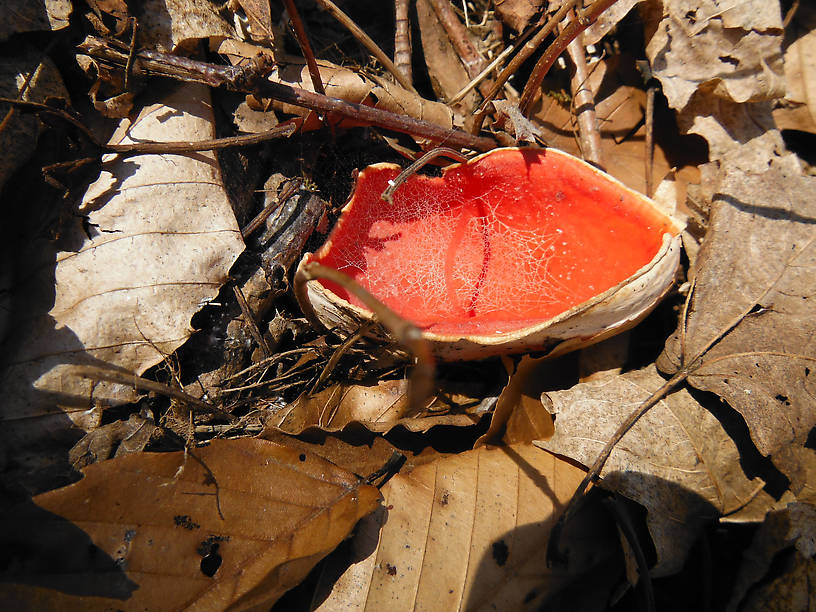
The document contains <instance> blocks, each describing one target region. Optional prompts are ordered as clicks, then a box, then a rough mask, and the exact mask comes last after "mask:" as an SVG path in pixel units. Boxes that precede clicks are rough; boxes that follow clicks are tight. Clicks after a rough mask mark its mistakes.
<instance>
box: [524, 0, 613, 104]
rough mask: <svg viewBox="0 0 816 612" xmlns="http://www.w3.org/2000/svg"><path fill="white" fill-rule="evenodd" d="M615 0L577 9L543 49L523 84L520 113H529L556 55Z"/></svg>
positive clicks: (598, 2)
mask: <svg viewBox="0 0 816 612" xmlns="http://www.w3.org/2000/svg"><path fill="white" fill-rule="evenodd" d="M615 2H617V0H595V2H593V3H592V4H591V5H590V6H589V8H587V9H585V10H583V11H578V14H577V15H576V16H575V18H574V19H571V20H570V22H569V23H568V24H567V26H566V27H565V28H564V29H563V30H562V31H561V33H560V34H559V35H558V38H556V39H555V40H554V41H553V43H552V44H551V45H550V46H549V47H547V50H546V51H544V54H543V55H542V56H541V58H540V59H539V60H538V62H537V63H536V65H535V68H533V72H532V74H531V75H530V78H529V79H528V80H527V84H526V85H525V86H524V91H523V92H522V93H521V100H520V101H519V108H520V109H521V112H522V113H524V114H525V115H528V114H529V112H530V107H531V106H532V103H533V100H534V98H535V94H536V93H538V91H539V89H540V88H541V82H542V81H543V80H544V77H545V76H547V73H548V72H549V70H550V67H552V65H553V63H555V60H556V59H558V56H559V55H561V54H562V53H563V52H564V50H565V49H566V48H567V46H568V45H569V44H570V43H571V42H572V41H573V40H575V38H577V37H578V36H579V35H580V34H581V32H583V31H584V30H586V29H587V28H588V27H589V26H591V25H592V24H593V23H595V21H597V19H598V17H600V15H601V13H603V12H604V11H605V10H606V9H608V8H609V7H610V6H612V5H613V4H615Z"/></svg>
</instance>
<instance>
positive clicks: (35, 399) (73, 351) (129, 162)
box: [0, 85, 244, 468]
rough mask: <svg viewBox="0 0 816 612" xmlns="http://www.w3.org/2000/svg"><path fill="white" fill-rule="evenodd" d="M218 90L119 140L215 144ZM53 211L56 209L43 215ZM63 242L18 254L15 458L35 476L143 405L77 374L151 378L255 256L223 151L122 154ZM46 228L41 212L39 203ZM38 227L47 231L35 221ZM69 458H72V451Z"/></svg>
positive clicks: (185, 91) (9, 354)
mask: <svg viewBox="0 0 816 612" xmlns="http://www.w3.org/2000/svg"><path fill="white" fill-rule="evenodd" d="M214 136H215V133H214V123H213V117H212V107H211V106H210V102H209V92H208V91H207V89H206V88H205V87H203V86H199V85H186V86H182V87H180V88H178V89H176V90H175V91H174V92H173V93H172V94H170V95H168V96H165V97H164V99H163V100H162V102H161V103H156V104H153V105H150V106H147V107H145V108H144V109H143V110H142V111H141V113H140V114H139V116H138V117H137V119H136V120H135V121H134V122H133V123H132V124H131V122H130V121H127V120H125V121H124V122H123V123H122V124H121V125H120V128H119V130H118V131H117V133H116V134H114V136H113V137H112V140H113V142H116V143H119V142H134V141H139V140H148V141H167V140H172V141H179V140H182V141H190V140H193V141H194V140H203V139H209V138H213V137H214ZM43 206H44V205H43ZM79 212H80V214H82V215H85V216H86V217H84V219H85V220H86V222H87V225H85V226H83V223H82V218H80V217H78V216H77V217H70V218H71V219H72V220H73V224H72V225H71V226H70V227H67V228H62V232H61V234H60V236H59V240H58V241H54V240H53V239H52V238H51V237H50V236H49V235H48V233H47V232H46V231H43V230H42V229H38V233H32V234H33V235H32V236H28V237H26V240H25V242H24V243H23V245H21V246H20V248H19V250H18V251H16V252H14V255H15V257H16V261H14V264H15V266H16V267H17V269H16V277H15V285H14V292H13V294H12V296H13V301H12V315H11V325H12V331H13V333H11V334H10V335H9V336H8V337H7V338H6V339H5V341H4V344H3V358H4V359H3V362H2V370H0V378H2V381H3V383H2V384H3V388H4V392H5V402H4V403H3V405H2V407H0V420H2V421H3V422H4V426H3V428H2V437H3V442H4V446H5V447H6V448H5V449H4V450H5V451H6V452H7V453H9V454H10V455H12V454H14V452H15V451H14V450H13V449H20V448H26V449H28V451H29V452H31V451H32V450H33V449H34V448H37V449H38V450H37V451H36V452H35V453H33V455H35V456H29V455H28V454H27V455H25V457H26V459H23V458H22V456H18V457H16V458H15V464H16V465H18V466H20V465H26V464H27V463H29V462H31V463H32V466H30V467H32V468H33V467H34V464H36V463H37V462H38V461H40V460H45V459H46V458H56V457H57V453H58V450H57V449H58V446H59V445H58V446H53V445H52V444H50V443H49V445H47V446H46V447H37V446H33V445H34V444H35V443H36V442H37V441H38V440H43V439H47V440H55V439H56V438H57V437H58V436H60V435H66V434H68V437H70V438H71V440H70V444H69V445H68V447H70V445H72V444H73V443H74V442H75V441H76V438H77V437H78V436H77V433H78V430H74V431H69V430H70V429H71V428H72V427H76V426H78V427H80V428H83V429H86V430H90V429H93V428H94V427H95V426H96V424H97V423H96V420H95V417H94V412H93V409H94V408H95V402H99V403H101V405H110V404H111V403H121V402H125V401H131V400H132V399H133V398H134V396H135V394H134V392H133V390H132V388H131V387H129V386H127V385H121V384H113V383H100V384H97V385H94V384H93V382H92V381H90V380H87V379H83V378H79V377H76V376H73V375H72V374H71V367H72V366H75V365H106V367H111V366H113V367H119V368H124V369H126V370H127V371H129V372H136V373H139V374H141V373H142V372H144V371H145V370H146V369H147V368H149V367H151V366H153V365H155V364H156V363H158V362H160V361H161V360H162V359H163V358H164V354H168V353H171V352H172V351H174V350H175V349H176V348H177V347H179V346H180V345H181V344H182V343H183V342H184V341H185V340H186V339H187V338H188V337H189V336H190V334H192V332H193V330H192V328H191V327H190V318H191V317H192V316H193V314H194V313H195V312H197V311H198V310H199V309H200V308H201V305H202V303H205V302H206V301H207V300H209V299H212V298H213V297H215V295H216V294H217V293H218V290H219V287H220V286H221V284H222V283H223V282H225V281H226V279H227V273H228V270H229V267H230V266H231V265H232V263H233V262H234V261H235V259H236V258H237V257H238V255H239V254H240V253H241V252H242V251H243V248H244V244H243V240H242V239H241V232H240V230H239V228H238V225H237V223H236V221H235V216H234V214H233V212H232V208H231V206H230V203H229V200H228V198H227V195H226V192H225V190H224V187H223V182H222V179H221V172H220V169H219V166H218V163H217V161H216V159H215V156H214V155H213V154H212V153H210V152H201V153H196V154H194V155H141V156H134V157H130V158H127V159H120V158H118V157H115V156H112V158H111V159H105V160H104V161H103V169H102V173H101V175H100V178H99V179H98V180H97V181H96V183H94V184H93V185H91V187H90V188H89V189H88V191H87V192H86V194H85V197H84V199H83V201H82V203H81V204H80V206H79ZM30 213H31V215H32V216H33V217H35V220H36V219H37V215H41V214H42V213H41V212H40V208H39V207H37V206H33V207H32V210H31V211H30ZM32 226H35V224H34V222H32ZM65 450H67V448H66V449H65Z"/></svg>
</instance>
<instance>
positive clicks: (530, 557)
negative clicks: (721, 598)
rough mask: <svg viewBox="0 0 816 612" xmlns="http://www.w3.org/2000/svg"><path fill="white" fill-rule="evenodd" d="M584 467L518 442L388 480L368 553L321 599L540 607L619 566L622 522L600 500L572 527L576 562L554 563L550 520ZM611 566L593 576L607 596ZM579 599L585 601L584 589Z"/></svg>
mask: <svg viewBox="0 0 816 612" xmlns="http://www.w3.org/2000/svg"><path fill="white" fill-rule="evenodd" d="M582 476H583V472H582V471H581V470H580V469H578V468H576V467H574V466H572V465H571V464H569V463H567V462H565V461H562V460H560V459H558V458H556V457H555V456H553V455H551V454H549V453H546V452H543V451H539V450H538V449H535V448H533V447H532V446H530V445H514V446H510V447H503V448H493V449H488V448H480V449H477V450H474V451H469V452H466V453H462V454H460V455H457V456H455V457H448V458H445V459H442V460H439V461H436V462H434V463H431V464H428V465H424V466H420V467H418V468H416V469H415V470H414V471H412V472H411V473H410V474H407V475H402V474H400V475H398V476H396V477H394V478H393V479H392V480H390V481H389V482H388V483H387V484H386V485H385V486H384V487H383V489H382V494H383V496H384V497H385V502H384V503H385V506H386V508H385V509H384V510H383V511H382V512H379V513H376V514H374V515H372V516H371V517H370V518H369V519H367V520H366V521H364V522H362V523H361V525H360V529H359V530H358V533H357V535H356V536H355V540H354V543H353V544H354V548H355V551H354V554H355V555H357V559H359V561H358V562H357V563H355V564H354V565H352V566H351V567H350V568H349V569H348V570H347V571H346V572H345V573H344V574H343V575H342V576H341V577H340V579H339V580H338V581H337V583H336V584H334V587H333V589H332V590H331V593H330V594H328V595H327V598H326V599H325V600H324V601H322V602H321V603H320V605H319V607H318V608H317V609H319V610H337V609H340V608H341V607H342V608H356V609H371V610H388V609H401V610H410V609H426V610H456V609H466V610H481V609H499V610H521V609H540V606H541V605H542V604H543V603H545V602H547V601H548V600H551V598H552V597H553V596H554V595H555V594H556V593H557V591H558V590H559V589H561V588H563V587H564V586H565V585H567V584H569V583H570V582H571V581H572V580H575V579H577V578H578V577H579V576H580V575H581V574H582V573H584V572H586V571H588V570H590V569H593V568H596V569H597V568H598V567H599V566H602V565H603V564H604V563H609V562H610V561H613V564H612V565H613V567H614V561H615V555H616V554H617V552H616V551H617V550H618V547H617V543H616V534H615V530H614V527H612V526H611V524H610V523H609V521H608V519H605V518H604V515H603V514H599V513H598V511H597V509H592V510H591V511H588V512H587V514H586V515H584V516H583V517H582V518H581V519H580V520H578V521H576V528H575V529H572V527H571V529H572V531H571V532H570V536H571V537H574V538H575V539H571V556H570V567H569V570H555V569H552V568H549V567H547V563H546V560H545V551H546V547H547V541H548V539H549V534H550V528H551V527H552V525H553V523H554V521H555V519H556V518H557V517H558V515H559V514H560V512H561V511H562V509H563V505H564V503H565V502H566V501H567V500H568V499H569V497H570V495H571V494H572V491H573V490H574V489H575V487H576V486H577V485H578V483H579V482H580V480H581V477H582ZM452 553H453V554H452ZM618 569H620V567H619V566H618ZM610 574H611V575H612V577H613V579H614V577H615V575H616V574H615V573H614V572H613V571H612V570H611V569H610V567H609V566H605V567H604V569H603V570H601V571H600V572H599V574H597V575H595V576H594V578H593V584H594V585H595V587H596V589H593V591H594V592H593V593H592V595H593V596H595V597H597V598H598V599H600V603H601V604H602V603H604V602H605V597H606V596H607V592H605V587H606V586H608V579H609V577H610ZM584 590H586V589H584ZM321 596H322V595H320V594H319V595H318V601H319V600H320V597H321ZM571 604H572V606H571V609H578V608H580V605H579V604H578V599H577V598H576V599H574V600H572V602H571Z"/></svg>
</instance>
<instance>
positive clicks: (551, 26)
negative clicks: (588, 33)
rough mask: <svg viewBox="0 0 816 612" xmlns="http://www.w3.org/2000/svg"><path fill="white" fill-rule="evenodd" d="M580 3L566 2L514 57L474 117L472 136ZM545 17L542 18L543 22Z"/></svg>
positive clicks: (574, 1) (478, 130) (497, 78)
mask: <svg viewBox="0 0 816 612" xmlns="http://www.w3.org/2000/svg"><path fill="white" fill-rule="evenodd" d="M577 3H578V0H565V2H564V3H563V4H562V5H561V8H559V9H558V11H556V13H555V14H554V15H553V16H552V17H550V18H549V19H548V20H547V22H546V23H545V24H544V26H543V27H542V28H541V29H540V30H539V31H538V32H537V33H536V34H535V36H533V37H532V38H531V39H530V40H529V41H527V42H526V43H525V44H524V46H523V47H522V48H521V49H520V50H519V52H518V53H517V54H516V55H514V56H513V59H512V60H510V63H509V64H507V66H505V67H504V70H502V71H501V72H500V73H499V76H498V77H496V83H495V84H494V85H493V88H492V89H491V90H490V91H489V92H488V93H487V94H486V95H485V99H484V101H483V102H482V105H481V106H480V107H479V110H478V111H477V112H476V114H475V115H474V116H473V127H472V129H471V133H472V134H478V133H479V132H480V131H481V129H482V124H483V123H484V120H485V117H486V116H487V111H488V109H489V108H490V103H491V102H492V101H493V100H494V99H495V98H496V96H497V95H498V93H499V92H500V91H501V90H502V88H503V87H504V84H505V83H507V81H508V80H509V79H510V77H511V76H513V75H514V74H515V73H516V71H517V70H518V69H519V67H520V66H521V65H522V64H523V63H524V62H525V61H527V59H528V58H529V57H530V56H531V55H532V54H533V53H535V51H536V49H538V48H539V47H540V46H541V43H543V42H544V40H545V39H546V38H547V36H549V35H550V34H551V33H552V32H553V31H554V30H555V28H556V27H557V26H558V24H559V23H561V21H562V20H563V19H564V17H566V16H567V13H568V12H569V11H570V9H572V7H574V6H575V5H576V4H577ZM543 19H544V17H542V20H543Z"/></svg>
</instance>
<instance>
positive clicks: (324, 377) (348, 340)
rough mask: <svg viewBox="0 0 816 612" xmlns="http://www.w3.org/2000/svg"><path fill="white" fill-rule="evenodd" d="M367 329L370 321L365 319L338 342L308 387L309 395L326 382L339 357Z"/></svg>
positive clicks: (369, 326)
mask: <svg viewBox="0 0 816 612" xmlns="http://www.w3.org/2000/svg"><path fill="white" fill-rule="evenodd" d="M369 329H371V321H366V322H365V323H363V324H362V325H360V327H358V328H357V331H355V332H354V333H353V334H350V335H349V337H348V338H346V339H345V340H343V342H341V343H340V346H338V347H337V348H336V349H335V351H334V353H332V356H331V357H329V360H328V361H327V362H326V366H325V367H324V368H323V371H322V372H320V376H318V377H317V380H316V381H315V383H314V384H313V385H312V388H311V389H309V395H313V394H314V393H315V392H316V391H317V390H318V389H319V388H320V386H321V385H322V384H323V383H324V382H326V380H327V379H328V378H329V376H331V373H332V372H333V371H334V368H336V367H337V364H338V362H339V361H340V358H341V357H342V356H343V355H345V354H346V353H347V352H348V350H349V349H350V348H351V347H352V346H353V345H354V343H355V342H357V341H358V340H359V339H360V338H362V337H363V336H364V335H365V334H366V332H368V330H369Z"/></svg>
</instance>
